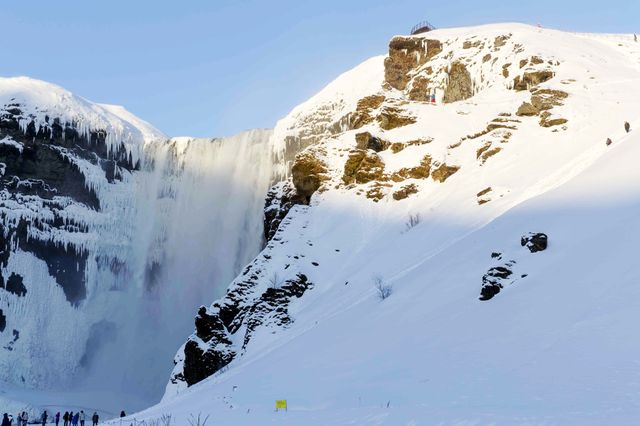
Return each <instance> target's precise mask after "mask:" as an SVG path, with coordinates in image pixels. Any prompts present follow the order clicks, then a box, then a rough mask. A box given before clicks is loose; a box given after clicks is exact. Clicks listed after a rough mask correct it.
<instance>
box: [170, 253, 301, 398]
mask: <svg viewBox="0 0 640 426" xmlns="http://www.w3.org/2000/svg"><path fill="white" fill-rule="evenodd" d="M258 263H259V261H254V263H253V264H252V265H250V266H249V267H248V268H247V269H246V270H245V271H244V273H243V275H242V277H241V278H242V279H241V280H240V281H238V282H236V283H234V284H233V285H232V286H231V287H230V288H229V290H228V291H227V294H226V295H225V296H224V297H223V298H222V299H221V300H220V301H218V302H216V303H214V304H213V305H212V306H211V307H210V308H209V309H207V308H205V307H201V308H200V309H199V310H198V315H197V316H196V318H195V326H196V331H195V333H194V334H193V335H192V336H191V337H190V338H189V340H188V341H187V343H186V344H185V347H184V353H183V354H182V359H183V366H182V369H181V371H178V372H174V375H173V376H172V378H171V381H172V382H173V383H176V382H178V381H184V382H186V384H187V385H188V386H192V385H194V384H196V383H198V382H200V381H202V380H204V379H206V378H207V377H209V376H211V375H212V374H214V373H216V372H217V371H219V370H220V369H222V368H224V367H225V366H226V365H227V364H229V363H230V362H231V361H233V359H234V358H235V357H236V356H237V355H238V354H239V353H240V352H241V351H243V350H244V349H245V348H246V346H247V345H248V344H249V342H250V340H251V337H252V335H253V333H255V332H256V331H257V330H258V329H259V328H261V327H276V328H280V327H286V326H287V325H289V324H290V323H291V322H292V319H291V317H290V316H289V312H288V306H289V303H290V302H291V300H292V299H293V298H299V297H302V295H303V294H304V293H305V292H306V291H307V290H309V289H310V288H312V287H313V284H312V283H311V282H310V281H309V280H308V278H307V277H306V275H304V274H302V273H299V274H297V275H296V276H295V278H293V279H289V280H286V281H285V282H284V283H282V284H281V285H278V286H277V287H273V286H271V287H268V288H266V289H264V290H262V291H261V289H263V287H261V286H260V285H259V284H260V283H261V279H260V276H259V275H258V274H259V273H260V271H259V270H256V269H255V268H256V267H257V265H258ZM241 330H242V331H243V332H244V336H243V338H242V345H241V346H240V347H237V346H234V344H233V342H232V338H231V336H232V335H233V334H236V333H238V332H240V331H241Z"/></svg>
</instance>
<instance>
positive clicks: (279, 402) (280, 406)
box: [276, 399, 287, 410]
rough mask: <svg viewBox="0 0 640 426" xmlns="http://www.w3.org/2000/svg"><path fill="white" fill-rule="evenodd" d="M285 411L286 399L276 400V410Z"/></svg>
mask: <svg viewBox="0 0 640 426" xmlns="http://www.w3.org/2000/svg"><path fill="white" fill-rule="evenodd" d="M280 409H283V410H286V409H287V400H286V399H276V410H280Z"/></svg>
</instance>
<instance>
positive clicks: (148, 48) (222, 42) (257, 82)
mask: <svg viewBox="0 0 640 426" xmlns="http://www.w3.org/2000/svg"><path fill="white" fill-rule="evenodd" d="M422 19H429V20H430V21H431V22H432V23H433V24H435V25H436V26H440V27H451V26H464V25H476V24H485V23H492V22H511V21H517V22H525V23H531V24H535V23H538V22H540V23H541V24H542V25H544V26H546V27H554V28H559V29H565V30H574V31H589V32H627V33H629V32H640V1H638V0H608V1H601V0H600V1H578V0H538V1H535V2H525V3H523V2H520V1H514V0H511V1H508V2H507V1H495V0H485V1H472V0H467V1H456V0H449V1H419V0H324V1H306V0H260V1H258V0H182V1H165V0H155V1H152V0H126V1H124V0H105V1H88V0H55V1H52V0H40V1H36V0H33V1H29V0H19V1H11V2H9V1H5V2H3V4H2V6H1V7H0V34H2V42H1V48H0V75H1V76H15V75H28V76H30V77H34V78H40V79H43V80H47V81H51V82H54V83H56V84H59V85H61V86H63V87H65V88H67V89H69V90H71V91H72V92H74V93H76V94H78V95H81V96H83V97H85V98H88V99H90V100H93V101H96V102H105V103H115V104H121V105H124V106H125V107H127V108H128V109H129V110H131V111H132V112H134V113H135V114H137V115H138V116H140V117H142V118H143V119H145V120H147V121H149V122H151V123H152V124H154V125H155V126H156V127H158V128H159V129H161V130H162V131H164V132H165V133H167V134H169V135H170V136H178V135H190V136H222V135H229V134H233V133H236V132H238V131H241V130H245V129H249V128H254V127H273V125H274V124H275V122H276V121H277V119H278V118H280V117H282V116H284V115H285V114H286V113H287V112H288V111H289V110H290V109H291V108H293V107H294V106H295V105H297V104H298V103H300V102H302V101H304V100H305V99H307V98H308V97H309V96H311V95H313V94H314V93H315V92H317V91H318V90H319V89H321V88H322V87H323V86H324V85H325V84H326V83H328V82H330V81H331V80H332V79H333V78H334V77H336V76H337V75H338V74H340V73H341V72H343V71H346V70H347V69H349V68H351V67H353V66H355V65H357V64H358V63H359V62H361V61H362V60H364V59H366V58H368V57H370V56H373V55H377V54H382V53H385V51H386V46H387V42H388V40H389V38H390V37H391V36H393V35H394V34H402V33H406V32H407V31H408V29H410V28H411V27H412V26H413V24H414V23H416V22H417V21H420V20H422Z"/></svg>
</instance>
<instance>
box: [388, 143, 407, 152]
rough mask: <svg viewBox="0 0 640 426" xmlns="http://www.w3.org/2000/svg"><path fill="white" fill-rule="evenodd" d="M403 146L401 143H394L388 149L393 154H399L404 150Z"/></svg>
mask: <svg viewBox="0 0 640 426" xmlns="http://www.w3.org/2000/svg"><path fill="white" fill-rule="evenodd" d="M404 147H405V145H404V144H403V143H402V142H394V143H392V144H391V146H390V149H391V152H393V153H394V154H397V153H399V152H400V151H402V150H403V149H404Z"/></svg>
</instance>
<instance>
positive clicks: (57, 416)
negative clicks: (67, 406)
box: [56, 411, 60, 426]
mask: <svg viewBox="0 0 640 426" xmlns="http://www.w3.org/2000/svg"><path fill="white" fill-rule="evenodd" d="M59 423H60V411H58V412H57V413H56V426H59Z"/></svg>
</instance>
